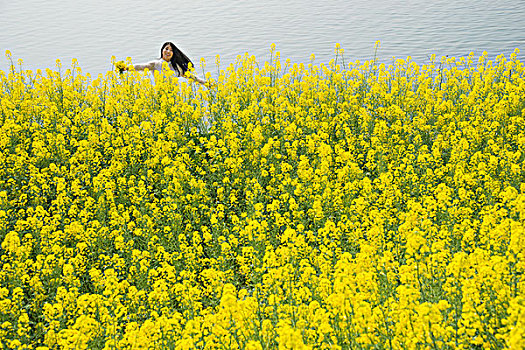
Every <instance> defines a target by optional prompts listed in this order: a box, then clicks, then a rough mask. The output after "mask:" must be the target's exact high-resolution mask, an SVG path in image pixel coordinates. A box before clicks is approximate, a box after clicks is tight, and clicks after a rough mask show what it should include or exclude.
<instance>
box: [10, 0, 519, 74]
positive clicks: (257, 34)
mask: <svg viewBox="0 0 525 350" xmlns="http://www.w3.org/2000/svg"><path fill="white" fill-rule="evenodd" d="M0 13H1V15H0V18H1V21H0V52H1V53H2V56H3V53H4V52H5V51H6V50H10V51H11V53H12V55H13V58H14V60H15V63H16V60H17V59H23V66H24V67H25V68H27V69H33V70H34V69H36V68H54V66H55V60H56V59H57V58H58V59H61V60H62V62H63V65H64V66H69V65H70V62H71V59H72V58H76V59H78V61H79V64H80V66H81V67H82V69H83V71H84V72H89V73H91V74H98V73H103V72H105V71H106V70H108V69H110V68H111V56H113V55H114V56H116V57H117V59H125V58H126V57H128V56H129V57H132V59H133V62H135V63H139V62H144V61H148V60H150V59H154V58H157V57H159V54H160V53H159V51H160V50H159V49H160V46H161V45H162V43H163V42H165V41H173V42H175V43H176V45H177V46H178V47H179V48H181V49H182V50H183V51H184V52H185V53H186V54H187V55H188V56H189V57H190V58H191V59H192V60H193V61H194V63H195V64H196V66H199V61H200V59H201V58H204V59H205V60H206V62H207V68H206V70H207V71H210V72H214V71H215V70H216V67H215V56H216V55H220V57H221V66H222V67H225V66H226V65H228V64H229V63H232V62H234V61H235V58H236V56H237V55H243V54H244V53H246V52H248V53H249V54H250V55H255V56H256V57H257V58H258V59H259V60H260V61H264V60H267V59H268V58H269V52H270V45H271V44H272V43H275V44H276V46H277V50H279V51H280V53H281V57H282V58H283V59H286V58H289V59H290V60H291V61H292V62H309V57H310V55H311V54H312V53H314V54H315V56H316V63H322V62H324V63H326V62H328V61H329V60H330V59H331V58H333V57H334V47H335V44H336V43H340V44H341V47H342V48H344V49H345V59H346V61H355V60H357V59H359V60H361V61H363V60H365V59H371V58H373V56H374V43H375V42H376V41H377V40H380V41H381V48H380V49H379V51H378V58H379V59H380V60H382V61H390V60H391V59H392V57H393V56H395V57H398V58H406V57H407V56H411V57H412V59H413V60H415V61H416V62H418V63H425V62H428V58H429V56H430V55H431V54H436V55H437V56H438V57H440V56H444V55H449V56H455V57H460V56H466V55H468V54H469V53H470V52H474V54H475V55H476V56H479V55H481V54H482V52H483V51H487V52H488V54H489V57H494V56H496V55H498V54H505V55H506V56H508V55H510V53H512V52H513V50H514V49H515V48H520V49H522V50H525V45H524V43H525V30H524V29H523V28H525V1H516V0H498V1H484V0H483V1H477V2H476V1H466V0H457V1H444V0H437V1H422V0H403V1H401V0H394V1H385V0H366V1H362V0H347V1H344V0H324V1H316V2H311V1H297V0H287V1H282V0H266V1H264V0H263V1H260V0H243V1H241V0H239V1H226V0H213V1H206V0H193V1H182V0H172V1H159V0H150V1H147V0H143V1H133V0H128V1H123V0H115V1H109V0H105V1H103V0H89V1H88V0H67V1H66V0H48V1H43V0H24V1H0ZM524 54H525V51H524V52H523V53H521V54H519V58H520V59H521V60H523V57H525V56H524ZM8 67H9V66H8V61H7V59H5V58H4V57H0V70H4V71H6V70H7V69H8ZM198 71H199V70H198Z"/></svg>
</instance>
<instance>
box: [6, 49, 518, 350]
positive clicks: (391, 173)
mask: <svg viewBox="0 0 525 350" xmlns="http://www.w3.org/2000/svg"><path fill="white" fill-rule="evenodd" d="M8 58H10V57H8ZM314 59H315V58H314V57H312V61H311V62H310V63H308V64H292V63H290V61H289V60H286V61H281V59H280V55H279V54H278V52H277V51H275V48H274V47H272V56H271V60H270V61H269V62H264V63H260V62H258V61H257V60H256V59H255V58H254V57H252V56H248V55H245V56H240V57H238V58H237V60H236V61H235V62H234V63H232V64H230V65H229V66H227V67H225V68H224V69H220V68H219V70H218V72H217V75H216V76H215V77H212V76H211V74H209V73H208V74H207V77H206V79H207V80H208V82H210V84H208V85H207V86H208V87H203V86H200V85H197V84H195V83H194V82H193V81H191V80H185V79H183V78H180V79H179V78H177V77H174V76H173V74H172V73H171V72H169V71H168V72H166V73H164V74H159V73H158V72H155V81H154V82H153V81H152V80H151V79H149V77H148V76H146V75H144V73H140V72H135V71H132V70H131V71H128V72H124V73H122V74H118V73H116V72H115V71H110V72H108V73H107V74H105V75H102V74H101V75H99V76H97V77H96V78H95V77H91V76H90V75H89V74H84V73H83V72H82V71H81V69H80V68H79V67H78V66H77V65H76V63H74V64H73V65H72V68H70V69H64V67H62V65H61V64H60V63H59V62H57V69H56V70H47V71H46V72H41V71H37V72H31V71H28V70H22V69H16V67H13V68H12V69H11V70H10V71H9V72H1V71H0V242H1V250H0V255H1V259H0V266H1V270H0V348H19V349H40V350H43V349H161V348H169V349H246V350H248V349H253V350H255V349H383V348H388V349H481V348H484V349H488V348H494V349H495V348H510V349H523V348H524V347H525V293H524V291H525V274H524V272H525V262H524V254H525V231H524V225H525V183H524V180H525V165H524V159H525V68H524V67H523V64H522V63H521V62H520V61H519V60H518V59H517V52H515V53H513V54H512V55H510V57H504V56H499V57H497V58H496V59H494V60H490V59H489V58H488V57H487V55H486V54H484V55H482V56H480V57H479V58H475V57H474V56H473V55H469V56H468V57H464V58H443V59H441V60H436V58H435V57H433V58H432V59H431V60H430V62H429V63H428V64H425V65H420V64H417V63H415V62H413V61H412V60H411V59H410V58H407V59H395V60H393V61H392V63H391V64H379V63H378V62H377V60H375V59H374V60H370V61H366V62H350V63H348V62H344V59H343V55H342V49H341V48H340V47H339V46H337V47H336V58H335V59H334V60H332V61H331V62H329V63H328V64H319V65H317V64H314ZM219 62H220V60H219V59H217V64H219ZM130 63H131V62H128V64H130Z"/></svg>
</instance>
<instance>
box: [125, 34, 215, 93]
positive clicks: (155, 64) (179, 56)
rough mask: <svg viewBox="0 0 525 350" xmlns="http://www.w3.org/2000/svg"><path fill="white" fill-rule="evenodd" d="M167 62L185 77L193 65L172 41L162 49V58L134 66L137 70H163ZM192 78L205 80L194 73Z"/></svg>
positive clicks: (176, 72)
mask: <svg viewBox="0 0 525 350" xmlns="http://www.w3.org/2000/svg"><path fill="white" fill-rule="evenodd" d="M165 62H167V63H168V67H169V69H171V70H172V71H174V72H175V74H176V76H178V77H184V76H185V74H186V72H187V71H188V70H189V68H190V67H189V65H190V64H191V66H192V67H193V62H191V60H190V59H189V58H188V57H187V56H186V55H185V54H184V53H183V52H182V51H181V50H179V49H178V48H177V46H175V44H173V43H172V42H166V43H164V45H162V48H161V49H160V58H159V59H157V60H154V61H150V62H148V63H145V64H135V65H133V67H134V68H135V70H144V69H146V68H147V69H149V70H150V71H159V72H162V65H163V63H165ZM190 74H191V73H190ZM189 77H190V79H193V80H195V81H196V82H198V83H201V84H203V85H204V83H205V81H204V80H202V79H200V78H199V77H196V76H194V75H190V76H189Z"/></svg>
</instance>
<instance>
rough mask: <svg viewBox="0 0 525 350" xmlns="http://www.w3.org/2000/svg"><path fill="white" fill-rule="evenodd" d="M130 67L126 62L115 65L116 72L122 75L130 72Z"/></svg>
mask: <svg viewBox="0 0 525 350" xmlns="http://www.w3.org/2000/svg"><path fill="white" fill-rule="evenodd" d="M128 69H129V68H128V66H127V65H126V63H124V61H118V62H117V63H115V70H116V71H117V72H119V73H121V74H122V72H124V71H126V70H128Z"/></svg>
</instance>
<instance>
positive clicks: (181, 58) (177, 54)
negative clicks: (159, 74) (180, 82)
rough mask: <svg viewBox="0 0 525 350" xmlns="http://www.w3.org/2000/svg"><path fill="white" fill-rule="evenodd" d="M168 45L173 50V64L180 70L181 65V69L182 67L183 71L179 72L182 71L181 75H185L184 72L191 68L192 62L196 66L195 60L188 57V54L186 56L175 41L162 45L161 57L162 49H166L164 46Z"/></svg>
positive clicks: (171, 60)
mask: <svg viewBox="0 0 525 350" xmlns="http://www.w3.org/2000/svg"><path fill="white" fill-rule="evenodd" d="M167 45H170V46H171V50H172V51H173V56H171V59H170V62H171V65H172V66H173V68H174V69H176V70H179V67H180V69H182V72H179V73H181V75H184V73H186V72H187V71H188V70H189V64H190V63H191V66H192V67H194V65H193V62H192V61H191V60H190V59H189V58H188V56H186V55H185V54H184V53H183V52H182V51H181V50H179V48H178V47H177V46H175V44H174V43H172V42H170V41H168V42H165V43H164V44H163V45H162V47H161V49H160V57H161V58H162V50H164V48H165V47H166V46H167ZM177 66H178V67H177Z"/></svg>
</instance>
